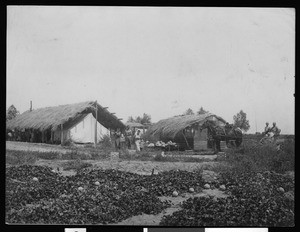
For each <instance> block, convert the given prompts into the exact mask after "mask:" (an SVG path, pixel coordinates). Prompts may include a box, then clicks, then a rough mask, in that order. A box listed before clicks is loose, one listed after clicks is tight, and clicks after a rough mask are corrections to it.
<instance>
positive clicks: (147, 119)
mask: <svg viewBox="0 0 300 232" xmlns="http://www.w3.org/2000/svg"><path fill="white" fill-rule="evenodd" d="M127 122H137V123H141V124H145V123H151V116H150V115H149V114H146V113H144V114H143V117H141V116H137V117H135V118H133V117H132V116H129V117H128V119H127Z"/></svg>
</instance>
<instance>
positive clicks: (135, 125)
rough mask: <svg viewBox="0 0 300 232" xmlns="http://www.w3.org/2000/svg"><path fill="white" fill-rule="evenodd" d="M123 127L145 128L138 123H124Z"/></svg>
mask: <svg viewBox="0 0 300 232" xmlns="http://www.w3.org/2000/svg"><path fill="white" fill-rule="evenodd" d="M125 125H126V126H129V127H130V128H146V126H145V125H143V124H141V123H138V122H126V123H125Z"/></svg>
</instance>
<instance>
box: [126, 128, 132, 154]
mask: <svg viewBox="0 0 300 232" xmlns="http://www.w3.org/2000/svg"><path fill="white" fill-rule="evenodd" d="M131 139H132V131H131V129H130V128H129V126H127V127H126V130H125V141H126V145H127V148H128V149H130V148H131Z"/></svg>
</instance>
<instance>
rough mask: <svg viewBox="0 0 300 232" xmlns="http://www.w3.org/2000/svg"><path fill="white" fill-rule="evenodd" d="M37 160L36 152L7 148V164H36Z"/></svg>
mask: <svg viewBox="0 0 300 232" xmlns="http://www.w3.org/2000/svg"><path fill="white" fill-rule="evenodd" d="M36 160H37V154H36V152H29V151H12V150H6V164H10V165H22V164H34V163H35V162H36Z"/></svg>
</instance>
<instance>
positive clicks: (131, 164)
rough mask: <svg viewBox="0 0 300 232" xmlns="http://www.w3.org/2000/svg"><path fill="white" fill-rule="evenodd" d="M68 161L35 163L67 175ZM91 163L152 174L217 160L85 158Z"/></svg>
mask: <svg viewBox="0 0 300 232" xmlns="http://www.w3.org/2000/svg"><path fill="white" fill-rule="evenodd" d="M65 162H68V160H43V159H40V160H38V161H37V162H36V163H35V164H36V165H42V166H43V165H46V166H49V167H52V168H53V169H55V170H57V168H59V170H60V171H61V172H62V174H63V175H68V174H69V173H75V172H74V171H65V170H63V164H64V163H65ZM84 162H88V163H91V164H93V166H92V167H93V168H100V169H116V170H120V171H125V172H132V173H137V174H140V175H151V173H152V170H153V169H154V174H157V173H158V172H162V171H170V170H186V171H193V170H197V169H210V168H211V167H214V166H216V165H218V164H219V163H218V162H214V161H210V162H201V163H192V162H184V163H183V162H153V161H137V160H132V161H111V160H99V161H96V160H86V161H84Z"/></svg>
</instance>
